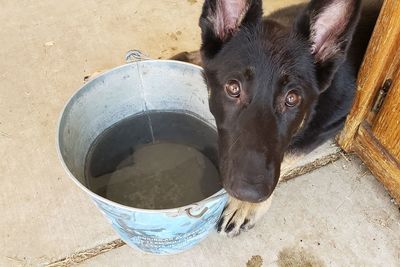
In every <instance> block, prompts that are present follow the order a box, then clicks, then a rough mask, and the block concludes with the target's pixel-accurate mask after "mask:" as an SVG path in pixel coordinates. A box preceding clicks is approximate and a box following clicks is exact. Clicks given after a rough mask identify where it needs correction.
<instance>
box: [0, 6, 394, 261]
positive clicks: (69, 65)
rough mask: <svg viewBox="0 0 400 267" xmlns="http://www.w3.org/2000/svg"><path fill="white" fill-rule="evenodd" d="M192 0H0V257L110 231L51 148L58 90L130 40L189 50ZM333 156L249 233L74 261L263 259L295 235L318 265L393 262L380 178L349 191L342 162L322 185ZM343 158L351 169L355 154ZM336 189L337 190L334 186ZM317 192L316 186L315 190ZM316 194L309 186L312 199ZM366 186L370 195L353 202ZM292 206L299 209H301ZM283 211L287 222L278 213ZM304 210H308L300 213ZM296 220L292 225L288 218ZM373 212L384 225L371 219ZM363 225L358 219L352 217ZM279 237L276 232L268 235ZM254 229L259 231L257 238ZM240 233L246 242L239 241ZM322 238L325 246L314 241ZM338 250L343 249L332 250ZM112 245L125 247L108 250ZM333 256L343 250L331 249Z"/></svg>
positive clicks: (156, 48)
mask: <svg viewBox="0 0 400 267" xmlns="http://www.w3.org/2000/svg"><path fill="white" fill-rule="evenodd" d="M297 2H301V1H299V0H285V1H277V0H265V1H264V3H265V9H266V13H268V12H270V11H271V10H274V9H276V8H278V7H281V6H284V5H288V4H292V3H297ZM201 4H202V1H200V0H186V1H184V0H165V1H140V0H131V1H118V2H117V1H115V0H110V1H101V0H87V1H77V0H67V1H52V0H42V1H31V0H20V1H11V0H8V1H7V0H6V1H2V7H1V9H0V22H1V25H2V27H0V40H2V44H1V50H0V57H1V59H2V60H1V61H0V75H1V76H0V77H1V79H0V148H1V149H0V159H1V160H0V179H1V180H0V181H1V186H2V187H1V189H2V190H1V191H0V210H1V211H2V216H0V248H1V250H0V266H41V265H46V264H48V263H51V262H55V261H57V260H60V259H63V258H65V257H67V256H68V255H71V254H74V253H79V252H81V251H87V250H88V249H91V248H95V247H98V246H101V245H104V244H108V243H109V242H112V241H114V240H116V239H118V236H117V235H116V234H115V233H114V232H113V231H112V229H111V227H110V226H109V225H108V223H107V221H106V220H105V219H104V218H103V217H102V215H101V214H100V213H99V212H98V211H97V209H96V208H95V207H94V205H93V204H92V203H91V202H90V201H89V199H88V198H87V197H86V196H85V195H84V194H83V193H82V192H81V191H79V189H78V188H77V187H76V186H75V185H74V184H73V183H72V182H71V181H70V180H69V179H68V178H67V176H66V174H65V172H64V171H63V169H62V168H61V165H60V163H59V161H58V159H57V156H56V150H55V132H56V123H57V119H58V116H59V113H60V111H61V110H62V108H63V105H64V104H65V102H66V101H67V99H68V98H69V97H70V96H71V95H72V94H73V92H74V91H75V90H76V89H77V88H79V87H80V85H81V84H82V82H83V77H84V76H86V75H89V74H91V73H93V72H96V71H98V70H104V69H109V68H112V67H115V66H117V65H120V64H123V63H124V61H123V58H124V55H125V52H126V51H128V50H130V49H134V48H137V49H141V50H142V51H144V52H146V53H147V54H148V55H150V56H151V57H153V58H159V57H161V58H167V57H169V56H171V55H173V54H175V53H177V52H180V51H186V50H194V49H197V48H198V47H199V30H198V27H197V21H198V16H199V14H200V10H201ZM332 155H336V156H337V155H338V154H337V149H336V148H335V147H332V146H330V145H329V144H328V145H326V146H325V147H324V148H323V149H321V150H320V151H319V152H318V153H316V154H314V156H313V157H312V158H310V159H308V162H310V161H314V160H321V159H325V158H329V157H330V156H332ZM306 163H307V162H303V163H302V164H306ZM341 164H342V163H340V164H339V167H338V169H335V168H336V167H337V166H336V165H330V166H329V167H327V168H328V169H327V170H328V171H326V172H327V173H325V174H323V175H322V174H321V177H318V178H315V176H313V175H314V173H313V174H310V175H306V176H305V177H306V178H299V179H296V180H294V181H290V182H288V183H287V184H283V185H282V186H281V189H280V190H279V192H278V194H277V198H276V201H275V203H274V205H273V207H272V210H271V215H270V216H271V217H267V218H266V219H265V220H264V221H263V222H262V223H261V224H260V225H259V227H258V228H256V229H255V230H254V231H252V232H251V233H249V235H247V236H246V235H245V236H243V237H240V238H239V239H237V240H233V241H230V240H224V239H222V238H220V237H218V236H217V235H212V236H211V237H210V238H209V239H208V240H206V241H205V242H204V243H203V244H202V245H201V246H199V247H197V248H196V249H195V250H193V251H191V252H188V253H187V254H182V255H177V256H176V257H162V258H157V257H152V256H144V255H142V254H138V253H137V252H135V251H133V250H130V249H128V248H127V247H126V246H123V247H121V248H119V249H115V250H113V251H111V252H109V253H105V254H102V255H100V256H98V257H94V258H92V259H90V260H88V261H87V262H86V263H84V264H88V265H96V263H97V264H98V265H101V264H102V263H103V264H107V261H108V262H110V260H111V259H112V260H113V263H114V262H116V261H117V260H119V261H120V266H122V265H124V263H125V264H128V263H129V264H128V265H130V266H132V265H133V263H134V262H135V261H139V260H143V264H146V263H150V262H152V263H157V262H160V261H163V259H164V260H165V259H168V260H169V261H171V264H172V263H173V264H174V265H179V263H184V262H183V261H181V260H182V259H183V255H187V256H188V257H189V258H190V260H191V261H192V262H191V263H193V264H195V263H198V264H200V263H201V262H206V261H205V260H206V259H207V260H208V261H213V260H214V262H215V260H217V259H219V260H221V261H222V262H221V264H223V263H225V264H229V263H230V262H231V263H232V262H234V263H235V264H238V265H244V264H245V263H246V261H247V258H248V257H250V256H252V255H260V256H261V257H262V258H263V260H264V263H265V265H266V266H268V264H269V263H270V262H273V261H275V260H276V259H277V255H279V253H278V252H279V249H281V250H282V251H284V252H285V250H283V249H284V248H287V252H290V251H294V250H291V248H298V244H297V243H296V242H297V241H298V239H299V238H300V239H301V238H304V239H303V242H304V245H303V246H304V249H307V251H309V252H310V250H311V249H312V255H315V256H316V257H317V259H321V260H323V261H324V262H325V263H326V264H329V261H328V259H332V262H334V263H336V262H338V263H339V265H340V263H342V262H343V263H346V262H347V263H352V262H351V260H354V263H356V262H362V261H363V260H364V262H366V263H371V264H372V265H373V263H374V262H379V260H380V259H383V258H384V257H385V259H386V260H387V263H388V264H389V265H388V266H390V264H392V266H394V265H395V260H397V262H399V255H396V252H394V250H395V249H396V242H397V244H399V243H400V242H399V233H400V231H399V226H398V222H399V214H398V211H397V210H396V207H395V206H394V205H392V204H391V203H390V198H389V197H388V196H387V195H386V193H385V191H384V190H383V189H382V186H381V185H379V184H378V183H377V182H375V180H374V179H373V178H372V177H371V176H369V175H367V176H365V177H362V178H361V180H360V182H357V183H358V184H360V185H359V187H356V188H365V190H364V191H366V192H364V191H363V190H361V191H357V192H359V194H356V193H353V194H350V192H351V190H352V188H353V187H352V186H353V185H354V184H353V182H354V181H357V179H356V178H357V177H358V176H357V171H356V172H350V173H349V174H348V179H344V178H345V177H344V174H343V173H339V176H338V181H340V182H335V183H331V184H333V185H332V186H331V187H328V188H329V190H327V189H326V188H327V186H328V185H329V184H330V183H327V184H326V182H327V181H328V182H329V181H331V180H329V179H333V178H332V177H333V176H330V175H327V174H329V172H330V171H329V168H334V169H332V171H333V170H336V171H337V172H339V170H340V165H341ZM351 165H352V166H353V165H354V166H353V167H352V168H353V169H356V168H357V166H358V165H359V163H356V164H351ZM335 166H336V167H335ZM318 172H319V171H318ZM311 177H314V179H312V183H315V189H314V191H312V190H311V189H312V188H309V186H311V185H310V183H311ZM339 178H340V179H339ZM309 179H310V181H309ZM327 179H328V180H327ZM307 181H309V182H307ZM324 181H325V182H324ZM295 183H300V184H295ZM354 183H355V182H354ZM357 183H356V184H357ZM292 184H293V186H294V187H293V189H292V190H295V189H296V187H298V188H300V187H304V188H305V189H307V190H305V191H304V192H308V194H312V195H304V194H305V193H301V194H295V193H293V194H288V193H285V192H287V189H285V187H290V186H292ZM317 185H318V189H317ZM354 186H355V185H354ZM335 188H336V191H335V190H333V189H335ZM341 188H342V189H343V192H342V191H341V190H340V189H341ZM344 188H347V189H346V190H344ZM331 189H332V190H333V191H331ZM309 190H311V191H309ZM323 190H326V191H323ZM349 190H350V191H349ZM317 191H321V192H326V194H325V195H324V196H325V198H323V197H322V195H319V194H317ZM289 192H290V191H289ZM292 192H293V191H292ZM332 192H333V193H332ZM349 194H350V196H349ZM315 195H317V196H319V197H317V198H315ZM345 196H348V197H349V199H351V201H353V202H354V206H349V207H348V206H347V205H348V202H347V199H346V198H345ZM371 196H372V200H371V201H368V202H363V200H366V198H371ZM285 199H286V201H285ZM338 199H340V200H341V201H344V202H343V204H342V206H341V207H340V208H338V211H336V210H334V211H332V209H331V208H332V207H331V206H329V205H333V204H332V203H331V202H333V201H338ZM316 200H323V201H326V203H331V204H327V206H328V207H327V208H326V209H324V207H325V205H322V204H323V203H321V202H318V201H316ZM282 201H283V202H282ZM348 201H350V200H348ZM284 203H288V204H290V205H284ZM312 203H313V205H311V204H312ZM334 203H336V202H334ZM340 203H341V202H340ZM350 203H352V202H350ZM292 205H293V207H292ZM321 205H322V206H321ZM302 207H310V208H309V209H308V210H304V208H302ZM335 207H336V206H335ZM346 207H348V208H346ZM280 209H281V211H279V212H278V210H280ZM346 212H347V213H346ZM274 214H275V215H274ZM283 214H285V216H286V217H285V218H286V221H282V220H283V219H282V215H283ZM316 214H318V216H316ZM346 214H348V216H347V215H346ZM289 215H291V216H289ZM306 215H307V216H310V217H309V218H311V219H307V217H306ZM336 215H338V216H337V218H336V219H334V218H333V216H336ZM272 218H275V219H273V222H272V225H274V227H273V229H274V233H272V232H271V231H270V230H268V229H270V226H268V225H269V224H270V223H271V221H270V220H272ZM387 219H388V220H389V219H390V220H389V222H390V224H387V223H386V222H387ZM296 221H297V222H298V223H301V225H300V226H299V225H297V224H296V223H295V222H296ZM325 221H326V223H325V224H324V222H325ZM303 222H308V223H307V224H303ZM328 222H332V224H329V223H328ZM336 222H343V225H344V226H342V228H340V225H341V224H339V225H336V224H334V223H336ZM381 222H383V223H384V225H385V226H379V225H380V223H381ZM364 224H365V226H366V227H362V228H361V226H363V225H364ZM332 225H335V226H334V227H336V228H337V229H344V230H343V232H342V231H338V232H335V231H333V230H332V229H331V228H327V227H328V226H332ZM353 226H354V227H353ZM264 229H267V230H264ZM271 229H272V228H271ZM326 229H328V230H329V231H328V230H326ZM346 229H347V230H352V235H349V236H347V235H346V234H347V233H350V231H347V230H346ZM345 230H346V231H345ZM306 233H308V234H307V235H306ZM303 235H304V236H303ZM278 237H279V238H282V240H278V239H276V238H278ZM319 237H321V238H320V239H321V240H320V241H318V242H320V243H321V245H320V246H318V247H315V250H314V246H315V240H317V239H318V238H319ZM370 237H372V238H375V240H371V238H370ZM263 239H265V240H266V241H265V242H263V241H262V240H263ZM274 240H275V241H274ZM305 240H308V241H307V242H308V243H307V242H305ZM332 240H335V242H336V243H333V244H335V245H336V246H338V247H339V248H340V250H337V251H338V253H337V254H333V252H332V255H331V254H329V251H335V250H332V246H333V245H332V246H331V245H329V246H328V244H331V242H333V241H332ZM213 241H216V242H213ZM220 242H224V243H223V244H224V245H220V244H221V243H220ZM250 242H255V243H254V245H253V246H249V245H247V244H250ZM303 242H302V243H303ZM312 242H314V243H312ZM206 244H208V245H206ZM239 244H246V246H245V247H243V246H239ZM296 246H297V247H296ZM324 246H325V248H326V250H323V249H320V248H324ZM219 247H222V250H220V251H221V252H220V253H222V254H223V255H230V258H229V256H226V257H223V258H222V259H221V258H220V257H218V258H210V255H212V254H213V255H217V253H219V252H217V251H218V250H217V248H219ZM378 248H379V249H380V250H378ZM228 250H229V251H228ZM207 251H208V252H207ZM238 251H242V253H239V252H238ZM344 251H348V254H343V253H344ZM374 251H375V252H374ZM397 251H399V247H398V246H397ZM373 252H374V253H373ZM191 253H193V254H191ZM194 253H197V254H194ZM207 253H208V254H207ZM310 253H311V252H310ZM351 253H353V254H351ZM114 255H125V256H123V257H122V256H121V258H119V257H118V259H117V257H115V256H114ZM232 255H234V256H232ZM307 255H308V254H307ZM340 255H347V256H346V258H344V257H343V258H344V259H342V257H339V256H340ZM236 257H240V259H239V258H236ZM396 257H397V258H396ZM198 259H199V260H198ZM200 259H203V261H201V260H200ZM234 259H236V260H235V261H234ZM210 264H211V262H210ZM112 265H115V264H112Z"/></svg>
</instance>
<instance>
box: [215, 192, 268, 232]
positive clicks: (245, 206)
mask: <svg viewBox="0 0 400 267" xmlns="http://www.w3.org/2000/svg"><path fill="white" fill-rule="evenodd" d="M271 199H272V197H270V198H268V199H267V200H266V201H264V202H260V203H249V202H244V201H240V200H238V199H235V198H233V197H229V202H228V204H227V206H226V207H225V209H224V211H223V213H222V216H221V218H220V219H219V222H218V229H217V230H218V232H220V233H222V234H226V235H227V236H229V237H234V236H237V235H238V234H240V232H241V231H247V230H250V229H251V228H253V227H254V225H255V223H256V222H257V221H258V220H259V219H260V218H261V217H262V216H263V215H264V214H265V213H266V212H267V211H268V209H269V207H270V206H271Z"/></svg>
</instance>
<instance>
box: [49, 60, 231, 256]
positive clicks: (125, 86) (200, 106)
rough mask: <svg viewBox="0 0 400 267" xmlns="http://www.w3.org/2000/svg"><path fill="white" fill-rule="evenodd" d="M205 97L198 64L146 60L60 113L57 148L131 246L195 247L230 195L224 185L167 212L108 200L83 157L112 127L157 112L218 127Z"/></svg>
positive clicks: (163, 250)
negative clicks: (91, 183)
mask: <svg viewBox="0 0 400 267" xmlns="http://www.w3.org/2000/svg"><path fill="white" fill-rule="evenodd" d="M207 98H208V93H207V89H206V85H205V84H204V80H203V76H202V69H201V68H200V67H198V66H195V65H192V64H187V63H182V62H177V61H168V60H165V61H163V60H146V61H137V62H133V63H129V64H126V65H123V66H120V67H117V68H115V69H112V70H110V71H108V72H106V73H104V74H102V75H100V76H98V77H96V78H95V79H93V80H91V81H89V82H88V83H87V84H85V85H84V86H83V87H82V88H80V89H79V90H78V91H77V92H76V93H75V94H74V95H73V96H72V97H71V99H70V100H69V101H68V103H67V104H66V106H65V108H64V110H63V111H62V114H61V118H60V121H59V125H58V133H57V150H58V154H59V158H60V160H61V163H62V165H63V167H64V168H65V170H66V172H67V173H68V174H69V176H70V177H71V179H72V180H73V181H74V182H75V183H76V184H77V185H78V186H79V187H80V188H81V189H82V190H83V191H85V192H86V193H87V194H89V196H90V197H91V198H92V200H93V201H94V203H95V204H96V205H97V207H98V208H99V209H100V210H101V211H102V213H103V214H104V215H105V217H106V218H107V219H108V220H109V221H110V222H111V225H112V227H113V228H114V229H115V231H116V232H117V233H118V234H119V235H120V236H121V238H122V240H124V241H125V242H126V243H127V244H128V245H130V246H131V247H135V248H139V249H140V250H142V251H145V252H149V253H155V254H174V253H179V252H182V251H185V250H187V249H189V248H191V247H192V246H194V245H196V244H198V243H199V242H200V241H201V240H203V239H204V238H205V237H206V236H207V235H208V234H209V233H210V232H211V231H212V230H213V229H214V228H215V225H216V223H217V221H218V219H219V217H220V215H221V213H222V210H223V208H224V206H225V204H226V201H227V195H226V193H225V191H224V190H223V189H221V190H220V191H218V192H217V193H215V194H214V195H212V196H209V197H208V198H206V199H204V200H201V201H199V202H197V203H192V204H190V205H186V206H184V207H177V208H173V209H164V210H146V209H138V208H134V207H128V206H124V205H121V204H119V203H116V202H113V201H110V200H108V199H106V198H103V197H101V196H99V195H97V194H95V193H94V192H92V191H91V190H90V189H89V188H88V186H87V183H86V181H85V171H84V169H85V166H84V165H85V158H86V155H87V153H88V151H89V148H90V146H91V144H92V143H93V141H94V140H95V139H96V137H98V136H99V134H101V133H102V132H103V131H104V130H105V129H107V128H109V127H110V126H111V125H113V124H115V123H117V122H119V121H121V120H123V119H125V118H127V117H130V116H132V115H135V114H143V113H145V112H151V111H153V110H157V111H173V112H182V113H186V114H192V115H193V116H196V117H197V118H199V119H201V120H202V121H203V122H205V123H207V124H208V125H210V126H212V127H213V128H214V129H216V127H215V121H214V118H213V116H212V115H211V113H210V112H209V108H208V99H207Z"/></svg>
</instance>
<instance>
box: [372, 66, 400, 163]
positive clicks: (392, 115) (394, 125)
mask: <svg viewBox="0 0 400 267" xmlns="http://www.w3.org/2000/svg"><path fill="white" fill-rule="evenodd" d="M398 69H400V68H398ZM372 132H373V134H374V136H375V137H376V138H377V139H378V140H379V142H380V143H381V144H382V145H383V146H384V147H385V149H386V150H387V151H388V152H389V153H390V154H391V155H392V156H393V157H395V158H396V160H397V162H400V70H398V71H397V74H396V76H395V77H394V79H393V84H392V86H391V88H390V90H389V93H388V94H387V96H386V99H385V102H384V103H383V106H382V108H381V110H380V111H379V113H378V115H377V117H376V119H375V121H374V123H373V126H372Z"/></svg>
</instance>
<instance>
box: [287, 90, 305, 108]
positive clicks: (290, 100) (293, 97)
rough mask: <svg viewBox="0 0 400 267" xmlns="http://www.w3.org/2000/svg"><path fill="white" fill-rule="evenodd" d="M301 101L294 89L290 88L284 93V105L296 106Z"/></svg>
mask: <svg viewBox="0 0 400 267" xmlns="http://www.w3.org/2000/svg"><path fill="white" fill-rule="evenodd" d="M300 101H301V96H300V95H299V93H298V92H297V91H296V90H291V91H289V92H288V93H287V94H286V97H285V105H286V106H287V107H289V108H292V107H295V106H297V105H298V104H299V103H300Z"/></svg>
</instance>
